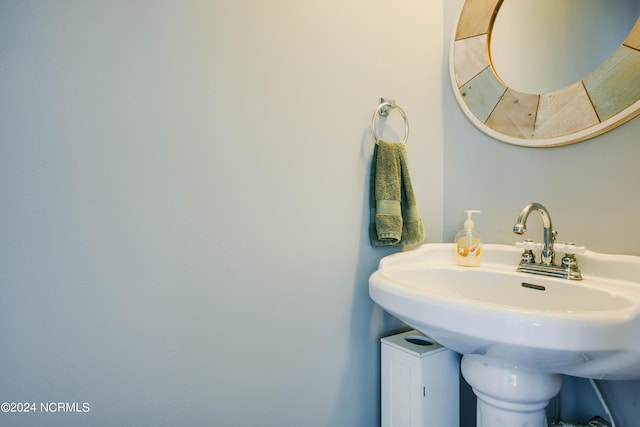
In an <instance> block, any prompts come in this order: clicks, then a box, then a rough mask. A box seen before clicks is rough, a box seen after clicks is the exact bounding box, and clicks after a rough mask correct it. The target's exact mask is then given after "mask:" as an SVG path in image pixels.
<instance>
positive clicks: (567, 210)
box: [443, 0, 640, 427]
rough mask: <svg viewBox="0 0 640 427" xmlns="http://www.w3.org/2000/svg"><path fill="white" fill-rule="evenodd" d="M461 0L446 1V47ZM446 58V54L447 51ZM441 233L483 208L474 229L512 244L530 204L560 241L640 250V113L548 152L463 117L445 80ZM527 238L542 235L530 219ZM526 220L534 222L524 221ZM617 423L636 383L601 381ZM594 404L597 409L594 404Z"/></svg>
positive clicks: (632, 404) (624, 420)
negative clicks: (505, 139) (545, 213)
mask: <svg viewBox="0 0 640 427" xmlns="http://www.w3.org/2000/svg"><path fill="white" fill-rule="evenodd" d="M461 6H462V1H461V0H457V1H455V2H445V6H444V22H445V24H444V40H445V41H444V42H445V45H446V46H448V44H449V40H450V35H451V30H452V28H453V26H454V25H455V21H456V19H457V14H458V12H459V10H460V7H461ZM445 56H446V53H445ZM443 112H444V116H443V118H444V195H445V196H444V233H443V238H444V240H445V241H451V240H452V239H453V236H454V235H455V233H456V231H457V230H458V229H459V228H460V227H461V225H462V220H463V216H462V211H463V210H464V209H480V210H482V215H480V216H478V218H477V220H476V226H477V228H478V231H479V232H481V233H482V234H483V235H484V236H485V240H486V241H488V242H492V243H505V244H512V243H513V242H515V241H516V240H517V239H516V237H517V236H515V235H514V234H513V233H512V231H511V229H512V227H513V224H514V222H515V219H516V218H517V216H518V214H519V212H520V210H521V209H522V208H523V207H524V206H525V205H526V204H527V203H529V202H532V201H537V202H540V203H542V204H544V205H545V206H546V207H547V208H548V209H549V211H550V213H551V217H552V219H553V224H554V228H556V229H557V230H558V231H559V235H558V239H559V241H573V242H576V243H577V244H580V245H585V246H586V247H587V248H589V249H591V250H594V251H600V252H610V253H624V254H631V255H640V246H638V244H637V241H638V240H639V239H640V228H638V227H637V226H635V224H636V222H637V220H638V212H640V197H639V196H638V194H639V192H638V189H637V188H636V187H637V184H638V182H640V167H638V163H639V161H640V145H639V144H638V135H640V118H638V117H636V118H635V119H633V120H631V121H630V122H628V123H626V124H624V125H623V126H621V127H619V128H617V129H615V130H613V131H611V132H608V133H606V134H603V135H601V136H599V137H597V138H593V139H591V140H588V141H586V142H581V143H579V144H574V145H569V146H565V147H559V148H552V149H528V148H521V147H515V146H510V145H507V144H504V143H502V142H498V141H496V140H493V139H491V138H489V137H488V136H485V134H483V133H482V132H480V131H479V130H477V129H476V128H474V127H473V125H472V124H471V123H470V122H469V121H467V120H466V118H465V117H464V115H463V114H462V112H461V110H460V108H459V107H458V105H457V103H456V101H455V98H454V97H453V93H452V92H451V89H450V85H449V82H448V78H446V77H445V81H444V82H443ZM530 223H531V224H527V228H528V230H529V231H528V233H527V235H530V236H533V238H536V236H541V235H542V232H541V231H540V225H539V224H535V222H532V221H530ZM529 225H531V226H529ZM602 387H603V389H604V390H605V391H606V394H607V396H608V397H609V399H610V400H611V406H612V409H613V410H614V411H615V414H616V415H617V416H618V418H619V420H618V425H619V426H622V427H625V426H632V425H636V424H637V420H638V419H639V418H640V405H638V396H640V381H628V382H602ZM597 409H599V408H597Z"/></svg>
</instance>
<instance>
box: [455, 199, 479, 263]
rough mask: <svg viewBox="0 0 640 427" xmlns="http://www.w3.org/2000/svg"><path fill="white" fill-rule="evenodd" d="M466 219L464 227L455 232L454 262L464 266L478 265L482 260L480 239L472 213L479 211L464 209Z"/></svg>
mask: <svg viewBox="0 0 640 427" xmlns="http://www.w3.org/2000/svg"><path fill="white" fill-rule="evenodd" d="M465 212H466V214H467V219H466V221H465V222H464V228H463V229H462V230H460V231H459V232H458V234H456V238H455V243H456V264H457V265H462V266H465V267H478V266H479V265H480V262H482V239H481V238H480V236H479V235H478V233H477V232H476V231H475V223H474V222H473V217H472V216H473V214H474V213H480V211H474V210H468V211H465Z"/></svg>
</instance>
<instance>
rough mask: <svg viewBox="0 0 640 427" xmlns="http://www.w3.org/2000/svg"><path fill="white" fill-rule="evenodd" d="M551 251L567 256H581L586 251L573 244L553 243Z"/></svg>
mask: <svg viewBox="0 0 640 427" xmlns="http://www.w3.org/2000/svg"><path fill="white" fill-rule="evenodd" d="M553 250H555V251H556V252H564V253H567V254H583V253H584V252H585V251H586V250H587V249H586V248H585V247H584V246H576V244H575V243H573V242H567V243H554V245H553Z"/></svg>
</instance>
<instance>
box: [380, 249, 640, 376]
mask: <svg viewBox="0 0 640 427" xmlns="http://www.w3.org/2000/svg"><path fill="white" fill-rule="evenodd" d="M520 253H521V250H520V249H517V248H515V247H512V246H506V245H485V246H484V257H483V264H482V266H481V267H458V266H456V265H455V264H454V255H453V254H454V245H453V244H426V245H423V246H421V247H419V248H417V249H415V250H413V251H410V252H403V253H399V254H394V255H390V256H388V257H385V258H384V259H382V261H381V262H380V266H379V269H378V270H377V271H376V272H375V273H374V274H373V275H372V276H371V278H370V279H369V292H370V295H371V298H373V300H374V301H375V302H376V303H378V304H379V305H380V306H382V307H383V308H384V309H385V310H386V311H388V312H389V313H391V314H393V315H394V316H396V317H398V318H399V319H400V320H402V321H404V322H405V323H407V324H408V325H410V326H411V327H413V328H415V329H417V330H419V331H421V332H423V333H424V334H426V335H428V336H429V337H431V338H432V339H434V340H435V341H437V342H439V343H440V344H442V345H444V346H446V347H448V348H450V349H452V350H454V351H456V352H458V353H462V354H473V355H478V356H481V357H482V358H487V360H489V359H490V360H491V361H492V362H491V363H492V364H501V363H504V364H505V365H509V366H511V367H515V368H518V369H525V370H527V371H530V372H539V373H544V374H568V375H573V376H578V377H585V378H598V379H640V257H634V256H624V255H604V254H598V253H595V252H590V251H586V253H584V254H580V255H577V258H578V261H579V263H580V269H581V270H582V275H583V278H584V280H581V281H570V280H567V279H557V278H551V277H544V276H538V275H533V274H528V273H518V272H516V267H517V265H518V262H519V258H520Z"/></svg>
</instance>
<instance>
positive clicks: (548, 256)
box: [513, 203, 556, 265]
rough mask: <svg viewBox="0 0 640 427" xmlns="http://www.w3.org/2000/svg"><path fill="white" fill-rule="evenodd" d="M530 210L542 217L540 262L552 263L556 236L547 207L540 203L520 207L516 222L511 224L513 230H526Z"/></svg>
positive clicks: (519, 231) (523, 231)
mask: <svg viewBox="0 0 640 427" xmlns="http://www.w3.org/2000/svg"><path fill="white" fill-rule="evenodd" d="M531 211H537V212H538V213H539V214H540V216H541V217H542V226H543V227H544V247H543V248H542V260H541V261H542V264H544V265H553V260H554V256H555V254H554V253H553V243H554V241H555V238H556V232H555V231H553V227H552V225H551V216H550V215H549V211H547V208H545V207H544V206H542V205H541V204H540V203H529V204H528V205H527V206H525V207H524V209H522V212H520V215H519V216H518V219H517V221H516V224H515V225H514V226H513V232H514V233H516V234H520V235H522V234H524V233H526V232H527V227H526V224H527V218H528V217H529V213H531Z"/></svg>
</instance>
